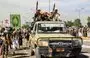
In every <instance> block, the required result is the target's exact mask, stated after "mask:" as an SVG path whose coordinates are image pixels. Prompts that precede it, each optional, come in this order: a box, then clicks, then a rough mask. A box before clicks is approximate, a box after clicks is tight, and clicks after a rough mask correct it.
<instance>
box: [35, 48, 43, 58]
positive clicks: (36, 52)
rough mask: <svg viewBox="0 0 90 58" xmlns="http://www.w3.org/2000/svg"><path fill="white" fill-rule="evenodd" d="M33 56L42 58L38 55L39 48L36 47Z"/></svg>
mask: <svg viewBox="0 0 90 58" xmlns="http://www.w3.org/2000/svg"><path fill="white" fill-rule="evenodd" d="M35 56H36V58H44V57H43V56H42V55H40V54H39V47H37V48H36V50H35Z"/></svg>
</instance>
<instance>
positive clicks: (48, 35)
mask: <svg viewBox="0 0 90 58" xmlns="http://www.w3.org/2000/svg"><path fill="white" fill-rule="evenodd" d="M37 37H74V36H72V35H70V34H38V35H37Z"/></svg>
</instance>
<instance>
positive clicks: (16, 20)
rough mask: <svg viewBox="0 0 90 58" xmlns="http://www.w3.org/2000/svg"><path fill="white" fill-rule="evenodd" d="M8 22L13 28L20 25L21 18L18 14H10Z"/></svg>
mask: <svg viewBox="0 0 90 58" xmlns="http://www.w3.org/2000/svg"><path fill="white" fill-rule="evenodd" d="M10 24H11V26H12V27H14V28H20V27H21V18H20V15H19V14H11V15H10Z"/></svg>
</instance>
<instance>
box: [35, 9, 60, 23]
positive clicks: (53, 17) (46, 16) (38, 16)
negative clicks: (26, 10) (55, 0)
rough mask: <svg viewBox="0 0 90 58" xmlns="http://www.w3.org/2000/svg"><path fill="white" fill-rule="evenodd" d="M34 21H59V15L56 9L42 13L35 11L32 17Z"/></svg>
mask: <svg viewBox="0 0 90 58" xmlns="http://www.w3.org/2000/svg"><path fill="white" fill-rule="evenodd" d="M33 18H34V21H60V14H59V13H58V9H55V10H54V11H52V12H50V13H49V12H45V11H44V12H43V11H42V10H40V9H39V10H37V11H36V13H35V15H34V17H33Z"/></svg>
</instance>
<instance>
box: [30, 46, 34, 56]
mask: <svg viewBox="0 0 90 58" xmlns="http://www.w3.org/2000/svg"><path fill="white" fill-rule="evenodd" d="M33 55H34V51H33V50H32V48H31V47H30V56H33Z"/></svg>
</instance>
